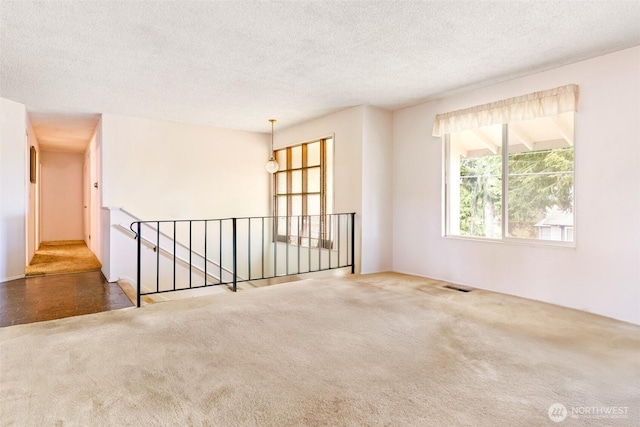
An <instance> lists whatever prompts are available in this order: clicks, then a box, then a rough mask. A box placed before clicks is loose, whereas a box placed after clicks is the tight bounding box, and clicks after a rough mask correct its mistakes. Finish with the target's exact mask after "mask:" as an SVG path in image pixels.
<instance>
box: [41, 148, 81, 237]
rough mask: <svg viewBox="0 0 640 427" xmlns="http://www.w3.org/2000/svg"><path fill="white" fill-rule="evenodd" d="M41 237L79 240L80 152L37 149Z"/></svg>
mask: <svg viewBox="0 0 640 427" xmlns="http://www.w3.org/2000/svg"><path fill="white" fill-rule="evenodd" d="M40 159H41V165H42V166H41V167H42V186H41V189H42V195H41V201H42V218H41V222H42V241H51V240H83V207H82V206H83V205H82V176H83V166H84V155H83V154H82V153H79V154H78V153H62V152H55V151H42V152H41V156H40Z"/></svg>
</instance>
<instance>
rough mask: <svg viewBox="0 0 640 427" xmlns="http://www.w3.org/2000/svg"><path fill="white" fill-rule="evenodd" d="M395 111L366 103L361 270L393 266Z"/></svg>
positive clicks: (363, 151)
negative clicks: (363, 251)
mask: <svg viewBox="0 0 640 427" xmlns="http://www.w3.org/2000/svg"><path fill="white" fill-rule="evenodd" d="M392 142H393V114H392V113H391V112H390V111H386V110H382V109H379V108H373V107H365V109H364V125H363V137H362V229H363V230H365V231H366V232H363V233H362V247H363V248H366V249H365V253H364V254H363V258H362V272H363V273H373V272H379V271H390V270H391V269H392V266H393V254H392V250H391V249H392V245H393V243H392V242H393V238H392V236H393V233H392V229H393V227H392V225H393V220H392V217H393V204H392V197H393V196H392V182H393V171H392V164H393V163H392V157H393V144H392Z"/></svg>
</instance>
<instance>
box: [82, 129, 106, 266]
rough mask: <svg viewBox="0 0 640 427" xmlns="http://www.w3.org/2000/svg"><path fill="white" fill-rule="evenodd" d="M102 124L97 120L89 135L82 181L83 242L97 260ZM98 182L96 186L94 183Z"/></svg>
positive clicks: (99, 235)
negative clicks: (85, 233) (85, 198)
mask: <svg viewBox="0 0 640 427" xmlns="http://www.w3.org/2000/svg"><path fill="white" fill-rule="evenodd" d="M101 148H102V125H101V121H99V122H98V125H97V126H96V129H95V130H94V132H93V135H92V136H91V140H90V141H89V145H87V149H86V151H85V153H84V156H85V157H84V158H85V167H86V168H87V169H88V175H89V176H87V177H86V178H87V179H86V182H84V183H83V185H84V186H86V187H87V188H86V190H85V191H87V193H88V196H89V200H86V201H85V203H86V206H87V207H86V209H85V210H87V211H88V212H87V215H86V216H87V217H88V220H89V223H88V224H85V227H86V229H87V230H88V232H89V236H87V237H89V238H88V239H87V238H86V237H85V243H86V244H87V246H88V247H89V248H90V249H91V251H92V252H93V253H94V254H95V255H96V257H97V258H98V259H99V260H102V242H101V238H102V232H101V226H100V221H101V206H102V191H101V185H102V182H101V181H102V178H101V176H102V175H101V171H102V170H101V168H102V158H101V156H102V153H101ZM96 183H97V184H98V186H97V187H96V186H95V185H94V184H96Z"/></svg>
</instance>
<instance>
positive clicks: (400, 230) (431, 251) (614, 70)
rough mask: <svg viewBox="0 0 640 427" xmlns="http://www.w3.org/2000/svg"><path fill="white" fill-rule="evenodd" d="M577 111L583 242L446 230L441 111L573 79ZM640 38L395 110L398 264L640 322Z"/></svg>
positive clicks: (578, 189)
mask: <svg viewBox="0 0 640 427" xmlns="http://www.w3.org/2000/svg"><path fill="white" fill-rule="evenodd" d="M570 83H576V84H578V85H579V86H580V100H579V105H578V113H577V114H576V131H575V138H576V144H575V150H576V164H575V168H576V172H575V183H576V196H575V203H576V220H577V222H576V247H575V248H571V249H567V248H554V247H547V246H533V245H524V244H511V243H504V242H484V241H472V240H464V239H458V238H444V237H442V204H441V201H442V199H441V197H442V195H441V189H442V151H441V150H442V144H441V141H440V138H434V137H432V136H431V130H432V126H433V121H434V117H435V115H436V114H438V113H443V112H447V111H452V110H457V109H461V108H466V107H471V106H474V105H478V104H482V103H487V102H492V101H496V100H500V99H504V98H508V97H512V96H517V95H522V94H526V93H530V92H533V91H539V90H544V89H549V88H553V87H557V86H561V85H565V84H570ZM639 141H640V47H635V48H632V49H628V50H624V51H620V52H617V53H613V54H609V55H605V56H601V57H598V58H595V59H591V60H588V61H584V62H580V63H577V64H573V65H569V66H565V67H562V68H558V69H555V70H552V71H548V72H544V73H539V74H535V75H532V76H528V77H523V78H518V79H515V80H512V81H509V82H506V83H502V84H497V85H493V86H490V87H486V88H483V89H478V90H474V91H471V92H466V93H460V94H456V95H454V96H450V97H447V98H445V99H442V100H438V101H434V102H430V103H426V104H421V105H418V106H415V107H412V108H407V109H404V110H400V111H396V112H395V113H394V146H393V147H394V153H393V156H394V183H393V203H394V218H393V231H394V237H393V255H394V257H393V268H394V270H396V271H399V272H405V273H411V274H417V275H421V276H428V277H433V278H438V279H444V280H448V281H452V282H458V283H461V284H466V285H471V286H475V287H479V288H484V289H490V290H493V291H497V292H503V293H507V294H512V295H517V296H522V297H526V298H531V299H536V300H540V301H546V302H549V303H553V304H558V305H562V306H566V307H572V308H577V309H580V310H585V311H590V312H593V313H597V314H601V315H604V316H609V317H613V318H616V319H620V320H624V321H628V322H633V323H640V221H639V220H640V214H639V212H640V178H639V176H638V171H639V170H640V142H639Z"/></svg>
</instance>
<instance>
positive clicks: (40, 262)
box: [26, 240, 102, 276]
mask: <svg viewBox="0 0 640 427" xmlns="http://www.w3.org/2000/svg"><path fill="white" fill-rule="evenodd" d="M101 267H102V264H100V261H98V258H96V256H95V255H94V254H93V252H91V250H90V249H89V248H88V247H87V245H86V244H85V243H84V242H83V241H82V240H58V241H52V242H42V243H41V244H40V248H39V249H38V250H37V251H36V253H35V255H34V256H33V259H32V260H31V264H29V266H27V268H26V275H27V276H36V275H41V274H60V273H77V272H82V271H93V270H99V269H100V268H101Z"/></svg>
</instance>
